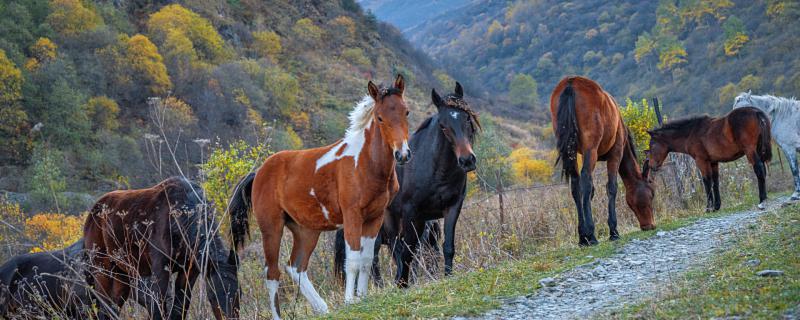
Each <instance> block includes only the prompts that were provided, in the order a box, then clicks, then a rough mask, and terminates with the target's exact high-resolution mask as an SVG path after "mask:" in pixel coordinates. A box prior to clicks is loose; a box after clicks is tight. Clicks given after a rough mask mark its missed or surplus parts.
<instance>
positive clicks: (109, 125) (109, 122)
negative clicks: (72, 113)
mask: <svg viewBox="0 0 800 320" xmlns="http://www.w3.org/2000/svg"><path fill="white" fill-rule="evenodd" d="M84 109H85V110H86V115H87V116H88V117H89V119H91V120H92V123H93V127H94V129H95V130H99V129H104V130H108V131H114V130H116V129H117V128H119V122H118V121H117V115H118V114H119V105H117V102H116V101H114V100H112V99H111V98H109V97H106V96H98V97H93V98H91V99H89V101H87V102H86V105H85V106H84Z"/></svg>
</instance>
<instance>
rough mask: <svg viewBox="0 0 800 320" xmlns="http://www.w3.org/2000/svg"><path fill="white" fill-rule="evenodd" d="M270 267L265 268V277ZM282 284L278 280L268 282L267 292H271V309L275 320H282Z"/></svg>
mask: <svg viewBox="0 0 800 320" xmlns="http://www.w3.org/2000/svg"><path fill="white" fill-rule="evenodd" d="M268 270H269V267H264V275H265V276H266V275H267V271H268ZM279 285H280V283H279V282H278V280H269V279H267V281H266V286H267V290H268V291H269V309H270V311H271V312H272V319H273V320H281V316H280V315H279V314H278V308H277V303H278V286H279Z"/></svg>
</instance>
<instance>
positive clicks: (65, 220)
mask: <svg viewBox="0 0 800 320" xmlns="http://www.w3.org/2000/svg"><path fill="white" fill-rule="evenodd" d="M85 219H86V215H85V214H84V215H82V216H71V215H65V214H62V213H40V214H37V215H34V216H33V217H30V218H28V219H25V236H26V237H27V238H28V239H30V240H33V241H34V242H35V243H38V245H37V246H34V247H33V249H31V252H39V251H51V250H56V249H60V248H63V247H66V246H68V245H70V244H72V243H73V242H75V241H78V239H80V238H81V237H83V222H84V220H85Z"/></svg>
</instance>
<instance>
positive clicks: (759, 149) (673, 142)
mask: <svg viewBox="0 0 800 320" xmlns="http://www.w3.org/2000/svg"><path fill="white" fill-rule="evenodd" d="M648 133H649V134H650V151H649V155H648V158H649V160H648V162H647V163H648V166H649V168H650V170H652V171H657V170H658V169H659V168H660V167H661V164H662V163H664V159H666V157H667V154H669V153H670V152H678V153H685V154H688V155H689V156H691V157H692V158H693V159H694V161H695V163H696V164H697V167H698V168H699V169H700V172H701V173H702V175H703V186H704V187H705V190H706V198H707V199H708V202H707V205H706V210H707V211H716V210H719V208H720V206H721V200H720V196H719V163H720V162H730V161H734V160H736V159H739V158H741V157H742V156H747V161H749V162H750V164H751V165H752V166H753V171H755V173H756V178H757V180H758V200H759V204H758V208H759V209H764V201H765V200H766V199H767V189H766V186H765V179H766V178H765V176H766V171H767V170H766V166H765V165H764V163H765V162H767V163H768V162H769V161H770V160H772V148H771V146H770V143H771V141H772V137H771V134H770V122H769V119H768V118H767V116H766V115H765V114H764V113H763V112H761V111H759V110H758V109H756V108H751V107H742V108H737V109H734V110H733V111H731V112H729V113H728V114H727V115H725V116H724V117H719V118H712V117H709V116H705V115H703V116H696V117H690V118H685V119H679V120H675V121H670V122H668V123H665V124H664V125H663V126H661V127H660V128H657V129H653V130H650V131H648Z"/></svg>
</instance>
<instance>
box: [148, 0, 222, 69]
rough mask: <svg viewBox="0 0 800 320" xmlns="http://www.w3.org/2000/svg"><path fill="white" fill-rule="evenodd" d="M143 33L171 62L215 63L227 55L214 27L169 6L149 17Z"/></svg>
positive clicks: (190, 14)
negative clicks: (159, 46) (147, 33)
mask: <svg viewBox="0 0 800 320" xmlns="http://www.w3.org/2000/svg"><path fill="white" fill-rule="evenodd" d="M147 30H148V32H149V33H150V34H151V35H152V36H153V39H154V40H156V42H157V43H159V44H160V45H161V46H162V49H164V51H165V55H166V56H169V57H171V58H173V59H180V58H189V59H190V62H198V61H195V60H200V61H202V62H212V63H219V62H222V61H223V60H225V59H227V58H228V57H229V56H230V55H231V53H230V52H229V50H228V49H227V48H226V47H225V42H224V41H223V40H222V37H221V36H220V35H219V33H218V32H217V30H216V29H214V26H212V25H211V23H210V22H209V21H208V20H206V19H205V18H203V17H201V16H200V15H198V14H196V13H194V12H192V11H191V10H189V9H186V8H184V7H183V6H181V5H179V4H172V5H168V6H165V7H163V8H161V10H159V11H158V12H156V13H153V14H152V15H150V19H149V20H148V21H147Z"/></svg>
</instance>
